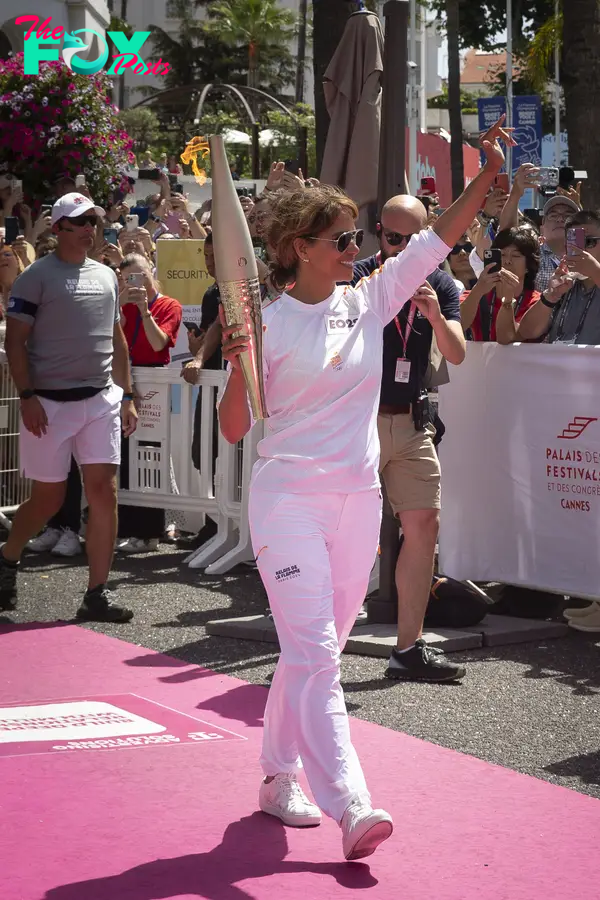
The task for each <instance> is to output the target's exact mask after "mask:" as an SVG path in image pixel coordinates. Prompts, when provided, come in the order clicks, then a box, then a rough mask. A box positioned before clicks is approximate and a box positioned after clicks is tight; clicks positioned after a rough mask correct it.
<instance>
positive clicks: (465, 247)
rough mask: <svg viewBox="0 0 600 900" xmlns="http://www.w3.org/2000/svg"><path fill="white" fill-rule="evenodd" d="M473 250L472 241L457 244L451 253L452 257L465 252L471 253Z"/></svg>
mask: <svg viewBox="0 0 600 900" xmlns="http://www.w3.org/2000/svg"><path fill="white" fill-rule="evenodd" d="M472 250H473V244H472V243H471V241H465V242H464V244H455V245H454V247H453V248H452V250H451V251H450V255H451V256H457V255H458V254H459V253H462V252H463V251H464V252H465V253H471V251H472Z"/></svg>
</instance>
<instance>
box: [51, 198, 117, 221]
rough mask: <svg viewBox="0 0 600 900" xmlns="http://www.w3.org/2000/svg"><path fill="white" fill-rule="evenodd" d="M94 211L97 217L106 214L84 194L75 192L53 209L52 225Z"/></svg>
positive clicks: (58, 202) (62, 199) (57, 203)
mask: <svg viewBox="0 0 600 900" xmlns="http://www.w3.org/2000/svg"><path fill="white" fill-rule="evenodd" d="M92 209H93V210H94V212H95V213H96V215H97V216H103V215H104V214H105V213H104V210H103V209H102V207H101V206H96V205H95V204H94V201H93V200H90V198H89V197H86V196H84V194H78V193H75V192H73V193H71V194H65V195H64V197H61V198H60V200H57V201H56V203H55V204H54V206H53V207H52V224H53V225H55V224H56V222H58V220H59V219H62V218H67V219H72V218H74V217H75V216H83V215H84V214H85V213H86V212H89V211H90V210H92Z"/></svg>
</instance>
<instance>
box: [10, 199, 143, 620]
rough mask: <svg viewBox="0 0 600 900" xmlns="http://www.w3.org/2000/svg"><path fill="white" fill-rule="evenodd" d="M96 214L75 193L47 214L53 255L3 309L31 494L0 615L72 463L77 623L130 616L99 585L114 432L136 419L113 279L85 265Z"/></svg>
mask: <svg viewBox="0 0 600 900" xmlns="http://www.w3.org/2000/svg"><path fill="white" fill-rule="evenodd" d="M103 215H104V210H103V209H101V208H100V207H98V206H94V203H93V201H92V200H90V199H89V198H88V197H85V196H84V195H83V194H78V193H69V194H65V195H64V196H63V197H61V198H60V199H59V200H58V201H57V202H56V203H55V204H54V206H53V207H52V231H53V234H54V235H55V237H56V238H57V241H58V247H57V249H56V251H55V252H54V253H52V254H50V255H49V256H46V257H44V258H43V259H41V260H38V261H37V262H35V263H33V264H32V265H31V266H30V267H29V268H28V269H26V270H25V272H23V273H22V274H21V275H20V276H19V277H18V278H17V280H16V281H15V283H14V285H13V289H12V293H11V296H10V299H9V302H8V306H7V314H6V315H7V329H6V354H7V357H8V363H9V367H10V371H11V375H12V377H13V380H14V382H15V385H16V387H17V390H18V392H19V397H20V400H21V419H22V424H21V434H20V454H21V469H22V471H23V473H24V474H25V476H26V477H28V478H30V479H31V480H32V490H31V497H30V499H29V500H27V501H26V502H25V503H23V504H22V505H21V506H20V507H19V509H18V511H17V513H16V515H15V518H14V522H13V526H12V528H11V531H10V534H9V537H8V540H7V542H6V544H4V546H3V547H2V549H1V550H0V609H12V608H14V607H15V606H16V601H17V569H18V565H19V560H20V557H21V554H22V552H23V549H24V548H25V545H26V544H27V542H28V541H29V540H30V538H32V537H33V536H34V535H35V534H37V533H38V532H39V531H40V529H41V528H42V527H43V526H44V525H45V524H46V523H47V522H48V520H49V519H50V518H51V516H53V515H54V514H55V513H56V512H57V511H58V509H59V508H60V506H61V505H62V502H63V499H64V496H65V488H66V482H67V477H68V474H69V469H70V467H71V457H72V456H74V457H75V459H76V461H77V463H78V464H79V466H80V467H81V472H82V476H83V483H84V486H85V493H86V497H87V500H88V506H89V518H88V528H87V534H86V545H87V555H88V561H89V568H90V572H89V585H88V590H87V591H86V594H85V597H84V599H83V603H82V604H81V606H80V608H79V610H78V612H77V615H78V617H79V618H82V619H88V620H94V621H103V622H127V621H129V620H130V619H131V617H132V615H133V613H132V612H131V611H130V610H128V609H124V608H123V607H119V606H117V605H116V604H115V603H114V602H113V601H112V600H111V599H110V596H109V592H108V591H107V590H106V582H107V580H108V575H109V572H110V567H111V563H112V555H113V548H114V545H115V539H116V525H117V522H116V513H117V504H116V500H117V491H116V473H117V466H118V465H119V462H120V443H121V427H122V428H123V431H124V433H125V434H126V435H130V434H132V433H133V431H134V430H135V427H136V423H137V413H136V411H135V407H134V405H133V393H132V388H131V371H130V366H129V353H128V350H127V343H126V341H125V337H124V335H123V331H122V329H121V325H120V321H119V302H118V288H117V280H116V277H115V275H114V273H113V272H112V271H111V270H110V269H109V268H108V267H107V266H103V265H102V264H100V263H97V262H95V261H94V260H91V259H89V258H88V256H87V254H88V252H89V251H90V250H91V249H92V247H93V245H94V237H95V228H96V226H97V224H98V216H103ZM113 376H114V382H116V383H113Z"/></svg>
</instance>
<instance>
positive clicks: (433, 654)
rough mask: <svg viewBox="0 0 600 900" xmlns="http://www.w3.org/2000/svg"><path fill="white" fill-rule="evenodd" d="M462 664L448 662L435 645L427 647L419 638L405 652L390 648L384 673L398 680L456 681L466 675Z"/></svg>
mask: <svg viewBox="0 0 600 900" xmlns="http://www.w3.org/2000/svg"><path fill="white" fill-rule="evenodd" d="M466 671H467V670H466V669H465V667H464V666H457V665H456V664H455V663H453V662H450V660H449V659H448V657H447V656H446V654H445V653H444V652H443V651H442V650H440V649H439V648H437V647H428V646H427V644H426V643H425V641H424V640H423V639H422V638H421V639H419V640H418V641H416V643H415V646H414V647H412V648H411V649H410V650H407V651H406V653H399V652H398V651H397V650H396V648H394V649H393V650H392V655H391V656H390V661H389V664H388V667H387V669H386V670H385V674H386V677H387V678H395V679H396V680H398V681H400V680H403V681H457V680H458V679H460V678H464V677H465V675H466Z"/></svg>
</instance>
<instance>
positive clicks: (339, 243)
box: [308, 228, 365, 253]
mask: <svg viewBox="0 0 600 900" xmlns="http://www.w3.org/2000/svg"><path fill="white" fill-rule="evenodd" d="M364 236H365V233H364V231H363V229H362V228H359V229H358V230H357V231H344V233H343V234H340V236H339V238H318V237H312V236H309V238H308V240H309V241H325V243H327V244H335V248H336V250H337V252H338V253H344V251H345V250H347V249H348V247H349V246H350V244H351V243H352V242H354V243H355V244H356V246H357V247H359V248H360V245H361V244H362V242H363V238H364Z"/></svg>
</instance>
